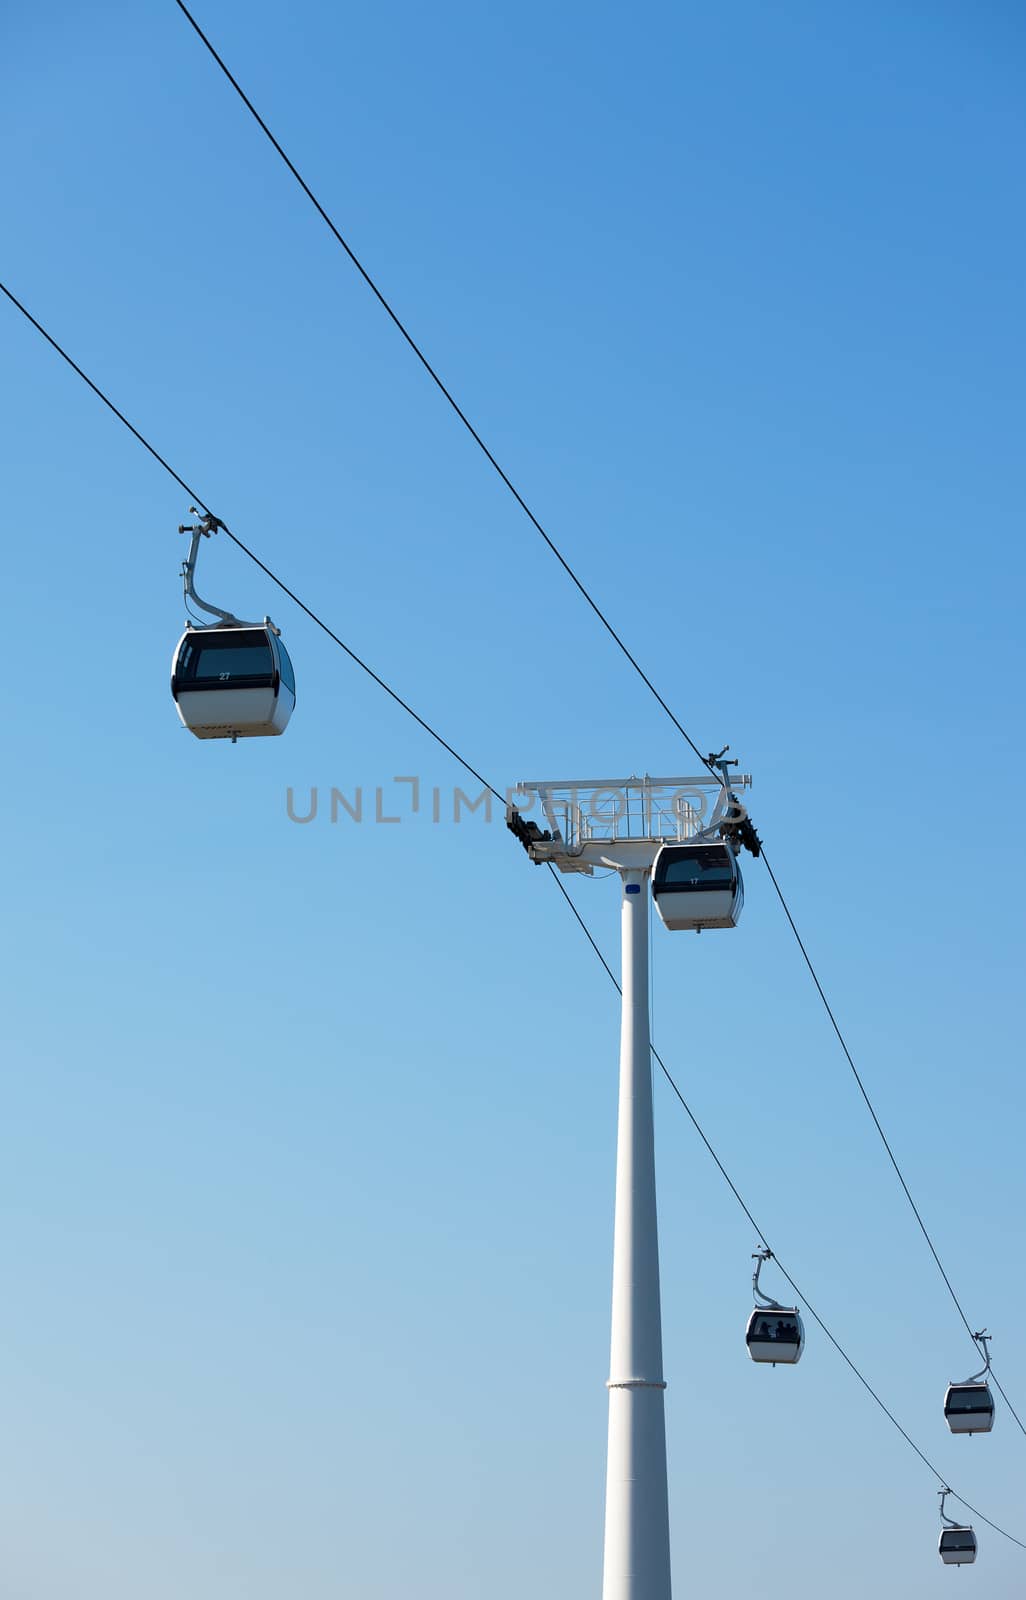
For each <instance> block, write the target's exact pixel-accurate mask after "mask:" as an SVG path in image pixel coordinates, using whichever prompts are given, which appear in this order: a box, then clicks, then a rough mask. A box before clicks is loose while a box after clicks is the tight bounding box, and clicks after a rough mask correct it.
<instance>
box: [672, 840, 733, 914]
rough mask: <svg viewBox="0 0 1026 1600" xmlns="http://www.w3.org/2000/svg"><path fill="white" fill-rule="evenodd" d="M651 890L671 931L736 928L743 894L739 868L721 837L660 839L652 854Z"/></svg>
mask: <svg viewBox="0 0 1026 1600" xmlns="http://www.w3.org/2000/svg"><path fill="white" fill-rule="evenodd" d="M652 895H653V897H654V899H655V903H656V910H657V911H658V912H659V915H660V917H661V918H662V920H663V923H664V924H665V926H666V927H667V928H671V929H672V930H673V931H674V932H676V931H677V930H679V929H681V928H694V929H696V930H698V931H701V929H702V928H736V927H737V924H738V918H739V917H740V915H741V907H742V906H743V905H744V899H745V891H744V884H743V883H742V881H741V869H740V867H739V866H738V864H737V859H736V857H735V855H734V852H733V851H732V850H731V848H730V846H729V844H727V843H725V841H723V840H713V841H707V842H702V843H698V842H694V843H691V844H664V845H663V847H662V849H661V850H660V852H659V854H658V855H657V856H656V859H655V866H654V868H653V872H652Z"/></svg>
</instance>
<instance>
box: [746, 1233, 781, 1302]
mask: <svg viewBox="0 0 1026 1600" xmlns="http://www.w3.org/2000/svg"><path fill="white" fill-rule="evenodd" d="M752 1260H753V1261H754V1262H756V1263H757V1265H756V1268H755V1271H754V1272H753V1273H752V1295H753V1297H754V1299H755V1303H756V1305H757V1306H759V1307H760V1309H761V1310H763V1311H784V1310H786V1307H785V1306H782V1305H781V1304H780V1301H779V1300H774V1299H773V1297H772V1295H768V1294H767V1293H766V1291H765V1289H760V1288H759V1273H760V1272H761V1271H762V1269H763V1265H764V1263H765V1262H767V1261H772V1260H773V1251H772V1250H771V1249H770V1248H769V1246H768V1245H763V1246H762V1248H761V1249H759V1250H753V1252H752Z"/></svg>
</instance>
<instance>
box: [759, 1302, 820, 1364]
mask: <svg viewBox="0 0 1026 1600" xmlns="http://www.w3.org/2000/svg"><path fill="white" fill-rule="evenodd" d="M745 1344H746V1345H747V1346H748V1354H749V1355H750V1356H751V1358H752V1360H753V1361H771V1362H772V1363H773V1365H774V1366H776V1365H777V1363H778V1362H781V1363H783V1364H784V1365H785V1366H792V1367H793V1366H794V1364H795V1362H796V1361H800V1360H801V1357H802V1351H803V1350H804V1348H805V1327H804V1324H803V1323H802V1319H801V1317H800V1316H799V1314H798V1312H797V1310H795V1309H793V1308H792V1309H790V1310H789V1309H788V1308H787V1307H786V1306H778V1307H776V1308H775V1309H769V1308H767V1307H765V1306H756V1308H755V1310H754V1311H753V1312H752V1314H751V1316H750V1317H749V1319H748V1327H747V1329H746V1330H745Z"/></svg>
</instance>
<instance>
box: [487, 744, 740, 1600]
mask: <svg viewBox="0 0 1026 1600" xmlns="http://www.w3.org/2000/svg"><path fill="white" fill-rule="evenodd" d="M720 754H721V757H722V755H723V752H721V753H720ZM726 766H727V763H723V764H722V766H721V767H720V771H721V774H722V782H718V781H717V780H716V779H715V778H711V777H710V775H709V773H705V774H703V776H702V777H700V778H649V777H645V778H626V779H623V778H620V779H590V780H587V781H581V782H579V783H555V782H553V783H530V784H527V783H524V784H520V785H518V786H517V789H516V791H515V795H516V799H515V800H514V802H513V803H512V804H511V805H510V807H509V809H508V811H507V817H506V820H507V825H508V826H509V828H510V830H511V832H512V833H514V834H515V835H516V837H517V838H518V839H519V840H520V842H521V844H522V845H523V846H524V849H525V850H526V851H527V853H528V855H529V856H530V857H531V860H532V861H535V862H537V863H539V864H540V863H549V864H551V865H552V866H554V867H558V869H559V870H560V871H561V872H580V873H583V874H585V875H586V876H589V877H590V876H591V875H592V874H593V872H594V870H595V868H596V867H599V868H605V869H609V868H612V869H613V870H614V871H616V872H617V873H618V875H619V879H620V889H621V893H620V931H621V982H620V988H621V995H622V1000H621V1014H620V1087H619V1100H618V1112H617V1141H616V1204H615V1213H614V1225H613V1294H612V1332H611V1337H610V1360H609V1379H608V1382H607V1385H606V1387H607V1390H608V1393H609V1434H608V1446H607V1457H606V1519H605V1548H604V1556H603V1576H602V1600H671V1582H670V1525H669V1522H670V1519H669V1503H668V1488H667V1473H666V1423H665V1415H664V1397H665V1391H666V1380H665V1378H664V1376H663V1349H662V1312H661V1306H660V1292H659V1231H658V1221H657V1214H656V1178H655V1144H654V1128H653V1108H652V1049H651V1036H650V1018H649V948H648V910H649V906H648V895H649V892H650V888H651V886H652V879H653V869H656V864H657V861H658V860H659V859H660V858H661V857H662V856H663V854H664V852H666V851H671V852H673V854H672V855H671V856H670V858H669V861H668V865H669V866H670V867H672V869H673V870H672V871H671V872H669V873H668V874H667V876H666V897H667V906H666V907H664V906H660V915H661V916H662V918H663V921H664V922H666V924H667V926H668V927H673V928H677V927H680V928H692V929H695V930H698V931H700V930H701V929H702V928H715V927H721V928H722V927H733V926H734V925H735V924H736V921H737V917H738V915H739V914H740V908H741V906H740V901H741V892H740V875H739V873H738V872H737V865H736V861H735V858H734V855H733V850H732V849H731V847H730V842H728V841H731V842H732V839H733V835H732V834H731V832H730V830H731V829H732V828H736V826H737V824H738V819H739V818H743V817H744V816H745V811H744V807H743V806H741V805H740V803H739V802H738V801H737V799H736V796H735V795H734V793H733V788H734V786H735V784H736V786H737V787H741V786H744V785H747V784H748V783H750V781H751V780H750V779H749V778H748V777H742V778H737V779H731V778H729V777H728V774H727V771H726ZM710 800H711V801H712V802H713V803H712V806H711V807H710ZM536 807H537V808H538V810H539V815H540V818H541V819H542V820H543V822H544V824H545V825H544V826H542V825H541V822H540V821H539V820H534V819H531V820H527V819H526V817H525V813H527V812H529V811H531V810H534V809H535V808H536ZM707 812H709V813H710V814H709V815H708V816H707V815H706V814H707ZM682 850H683V851H684V852H685V853H684V854H681V853H680V852H681V851H682ZM671 902H672V914H671V913H670V911H669V906H670V903H671ZM696 1359H697V1355H696Z"/></svg>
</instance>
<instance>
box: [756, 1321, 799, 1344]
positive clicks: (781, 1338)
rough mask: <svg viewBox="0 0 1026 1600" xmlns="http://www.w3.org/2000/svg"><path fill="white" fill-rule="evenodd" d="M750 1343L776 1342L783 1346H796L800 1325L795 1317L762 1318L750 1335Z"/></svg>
mask: <svg viewBox="0 0 1026 1600" xmlns="http://www.w3.org/2000/svg"><path fill="white" fill-rule="evenodd" d="M748 1338H749V1341H751V1340H758V1341H759V1343H763V1342H766V1343H770V1342H772V1341H776V1342H778V1343H782V1344H795V1343H796V1342H797V1339H798V1324H797V1322H796V1321H795V1319H794V1318H793V1317H780V1316H773V1315H772V1314H770V1315H767V1316H765V1317H763V1316H760V1317H759V1318H758V1320H757V1322H756V1323H755V1326H754V1327H753V1328H752V1329H751V1331H750V1332H749V1335H748Z"/></svg>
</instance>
